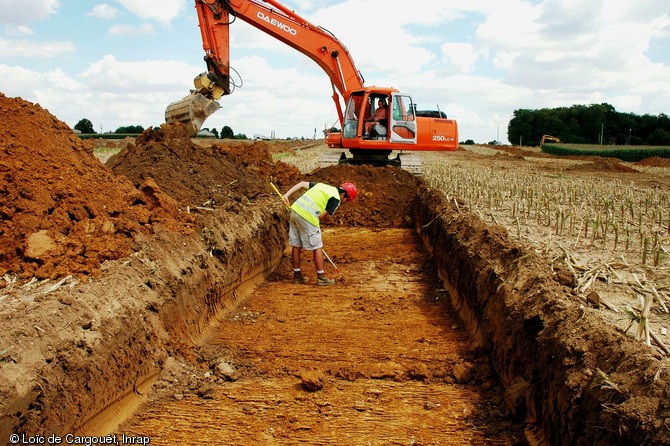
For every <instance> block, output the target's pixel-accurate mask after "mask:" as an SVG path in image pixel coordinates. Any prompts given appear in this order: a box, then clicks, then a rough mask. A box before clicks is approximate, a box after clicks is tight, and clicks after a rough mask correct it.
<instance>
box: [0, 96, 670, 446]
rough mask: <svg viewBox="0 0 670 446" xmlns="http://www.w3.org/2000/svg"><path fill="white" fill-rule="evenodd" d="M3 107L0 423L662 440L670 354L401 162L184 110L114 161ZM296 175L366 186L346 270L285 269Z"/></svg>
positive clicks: (17, 429) (92, 429)
mask: <svg viewBox="0 0 670 446" xmlns="http://www.w3.org/2000/svg"><path fill="white" fill-rule="evenodd" d="M0 118H1V119H0V174H1V176H0V180H1V181H0V221H1V222H2V226H1V227H0V277H1V279H0V324H1V325H2V327H3V330H2V333H0V373H1V374H2V377H1V379H0V408H2V412H1V415H0V438H2V441H5V440H7V439H9V438H10V435H11V434H14V433H22V434H26V435H48V434H50V433H55V434H57V435H64V434H65V433H68V432H74V433H77V434H82V435H83V434H96V435H97V434H100V435H102V434H106V433H111V432H113V433H122V432H123V433H128V434H133V435H140V434H141V435H147V436H150V437H151V438H152V444H187V443H190V444H194V443H198V442H206V443H209V444H231V443H232V444H278V443H279V444H291V443H300V442H310V443H322V444H343V443H344V444H359V443H360V444H405V443H409V444H447V443H453V442H456V443H459V444H463V443H471V444H523V443H524V442H535V441H537V442H539V443H543V444H566V445H567V444H603V445H605V444H608V445H609V444H670V433H669V431H668V425H669V424H670V421H669V420H670V407H668V405H667V395H668V382H667V379H668V377H667V364H666V362H667V360H666V359H664V358H663V357H661V356H660V355H659V353H658V352H657V351H656V350H654V349H651V348H648V347H646V346H644V345H641V344H640V343H638V342H634V341H632V340H631V339H629V338H627V337H625V336H623V335H622V334H621V333H620V332H619V331H617V330H616V329H615V328H613V327H612V326H611V325H610V324H607V323H604V322H603V321H602V319H601V317H600V316H599V314H598V313H597V312H596V311H594V310H592V309H591V308H585V307H583V306H580V305H579V303H578V302H576V301H574V300H573V299H571V298H570V290H569V289H568V288H566V287H565V286H564V285H562V284H561V283H560V282H558V281H557V280H556V277H555V276H554V274H553V273H552V272H551V270H550V269H549V268H548V266H547V263H546V261H544V260H543V259H541V257H540V256H539V255H538V254H536V253H535V252H532V251H529V250H527V249H525V248H523V247H520V246H518V245H517V244H516V243H514V242H513V241H512V240H511V239H510V238H509V236H508V234H507V232H506V231H505V230H504V229H503V228H500V227H498V226H495V225H493V226H489V225H487V224H485V223H484V222H482V221H481V220H480V219H479V218H477V217H476V216H475V215H473V214H470V213H468V212H467V211H465V210H464V209H465V208H464V207H463V206H462V204H461V205H458V204H457V203H454V201H453V200H446V199H445V197H444V196H443V195H441V194H440V193H439V192H437V191H434V190H431V189H429V188H427V187H426V186H425V185H424V184H423V182H422V181H421V180H420V179H418V178H416V177H413V176H411V175H409V174H408V173H407V172H404V171H402V170H399V169H395V168H372V167H366V166H360V167H357V166H334V167H329V168H327V169H321V170H317V171H315V172H313V173H310V174H307V175H301V174H300V173H299V171H298V170H297V169H296V168H294V167H292V166H289V165H288V164H284V163H281V162H274V161H273V159H272V157H271V153H272V152H273V151H291V150H293V147H294V145H293V144H294V143H291V142H275V143H267V142H260V143H253V144H251V143H245V144H228V143H226V142H216V143H214V144H212V145H202V144H198V143H196V142H194V141H192V140H190V139H189V138H187V137H186V134H185V133H184V131H183V129H182V128H180V127H178V126H163V127H161V128H160V129H155V130H147V131H146V132H145V133H144V134H143V135H142V136H141V137H139V138H137V139H136V140H135V141H132V142H131V141H124V142H123V144H124V149H123V150H122V151H121V152H119V153H118V154H117V155H115V156H113V157H112V158H111V159H110V160H109V161H108V162H107V164H106V165H103V164H102V163H100V162H99V161H98V160H97V159H96V158H95V157H94V156H93V153H92V145H91V143H90V142H82V141H80V140H79V139H77V138H76V137H75V136H74V135H73V134H72V132H71V130H70V129H69V128H68V127H67V126H66V125H64V124H63V123H62V122H60V121H58V119H57V118H55V117H54V116H52V115H51V114H50V113H48V111H46V110H44V109H42V108H41V107H39V106H36V105H33V104H30V103H28V102H26V101H23V100H21V99H18V98H16V99H13V98H7V97H5V96H2V95H0ZM458 156H460V157H466V156H467V155H466V154H464V153H463V152H458ZM513 156H514V155H513ZM492 158H495V157H492ZM519 158H520V159H519V160H518V162H523V158H522V157H519ZM489 162H495V160H491V161H489ZM515 162H517V161H515ZM604 166H607V169H609V170H612V169H615V170H616V169H617V167H616V166H614V168H613V167H612V163H610V162H601V161H600V160H594V162H593V165H592V166H590V169H594V170H598V169H600V170H602V169H604V168H605V167H604ZM574 174H575V175H585V174H588V172H587V171H583V170H581V171H575V172H574ZM611 174H612V175H616V174H618V172H616V171H613V172H612V173H611ZM303 179H307V180H309V181H325V182H329V183H332V184H337V183H340V182H343V181H353V182H354V183H356V184H358V185H359V188H360V194H359V198H358V199H357V200H356V201H355V202H354V203H351V204H350V205H343V206H342V207H341V209H339V210H338V212H337V213H336V214H335V215H334V216H333V218H331V219H329V220H328V221H327V222H325V223H324V227H325V228H326V250H327V251H328V252H329V253H330V254H331V255H332V257H333V261H334V262H335V263H336V264H337V266H338V267H339V269H340V270H341V271H340V273H333V272H332V269H330V267H329V272H331V275H333V276H335V278H336V279H337V280H338V283H337V285H335V286H334V287H326V288H325V289H322V288H317V287H315V286H313V285H309V286H297V285H293V284H292V283H291V280H290V266H289V264H288V255H287V252H286V251H285V248H286V239H287V235H286V229H287V222H288V216H287V212H286V210H285V208H284V207H283V205H282V204H281V202H280V201H279V199H278V197H277V196H276V195H275V193H274V192H273V191H272V189H271V188H270V187H269V182H270V181H272V182H274V183H275V184H276V185H277V186H279V187H280V188H281V189H282V190H287V189H288V188H289V187H290V186H291V185H292V184H294V183H295V182H297V181H300V180H303ZM304 267H305V270H306V271H308V272H309V273H311V271H309V268H311V267H312V265H311V263H310V258H309V256H306V257H305V258H304ZM311 276H312V278H313V273H311ZM144 400H146V402H145V403H144V405H138V404H139V403H138V401H139V402H141V401H144ZM133 401H134V402H133ZM131 409H134V410H135V411H134V414H133V410H131ZM124 420H125V424H119V423H120V422H122V421H124ZM523 431H525V436H524V435H523V433H524V432H523ZM217 436H218V437H217Z"/></svg>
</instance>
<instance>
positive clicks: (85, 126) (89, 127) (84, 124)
mask: <svg viewBox="0 0 670 446" xmlns="http://www.w3.org/2000/svg"><path fill="white" fill-rule="evenodd" d="M74 128H75V130H79V131H80V132H81V133H95V130H93V123H92V122H91V121H89V120H88V119H86V118H84V119H82V120H80V121H79V122H78V123H77V124H76V125H75V126H74Z"/></svg>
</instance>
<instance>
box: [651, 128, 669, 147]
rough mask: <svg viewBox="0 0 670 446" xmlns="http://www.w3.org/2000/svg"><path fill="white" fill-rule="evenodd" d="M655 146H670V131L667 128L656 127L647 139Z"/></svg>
mask: <svg viewBox="0 0 670 446" xmlns="http://www.w3.org/2000/svg"><path fill="white" fill-rule="evenodd" d="M647 141H648V142H649V144H651V145H653V146H670V132H667V131H666V130H665V129H656V130H654V131H653V132H652V134H651V135H649V139H648V140H647Z"/></svg>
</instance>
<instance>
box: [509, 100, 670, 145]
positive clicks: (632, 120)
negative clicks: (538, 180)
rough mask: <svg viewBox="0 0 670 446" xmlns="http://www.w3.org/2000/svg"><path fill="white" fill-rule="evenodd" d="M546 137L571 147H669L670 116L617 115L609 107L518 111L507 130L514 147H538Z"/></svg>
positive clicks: (590, 106) (584, 106) (577, 106)
mask: <svg viewBox="0 0 670 446" xmlns="http://www.w3.org/2000/svg"><path fill="white" fill-rule="evenodd" d="M543 135H552V136H555V137H557V138H559V139H560V140H561V142H564V143H569V144H613V145H650V146H667V145H670V117H668V116H667V115H665V114H663V113H661V114H659V115H658V116H654V115H649V114H644V115H641V116H640V115H636V114H633V113H621V112H617V111H616V110H615V109H614V107H613V106H611V105H609V104H605V103H603V104H592V105H588V106H587V105H573V106H572V107H560V108H543V109H539V110H528V109H518V110H515V111H514V116H513V118H512V120H511V121H510V122H509V125H508V127H507V138H508V139H509V141H510V143H512V144H519V145H525V146H537V145H539V144H540V140H541V139H542V136H543Z"/></svg>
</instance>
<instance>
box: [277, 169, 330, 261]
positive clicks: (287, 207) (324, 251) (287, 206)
mask: <svg viewBox="0 0 670 446" xmlns="http://www.w3.org/2000/svg"><path fill="white" fill-rule="evenodd" d="M270 186H272V188H273V189H274V190H275V192H277V195H279V198H280V199H281V201H282V203H284V206H286V209H288V210H289V212H290V211H291V208H290V207H289V205H288V204H286V202H285V201H284V196H283V195H282V194H281V192H279V189H277V186H275V185H274V183H273V182H272V181H270ZM321 251H322V252H323V256H324V257H325V258H326V259H328V261H329V262H330V264H331V265H333V268H335V271H337V273H338V274H339V273H340V269H339V268H338V267H337V266H336V265H335V263H333V261H332V260H331V259H330V256H329V255H328V254H327V253H326V250H325V249H323V248H321Z"/></svg>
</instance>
